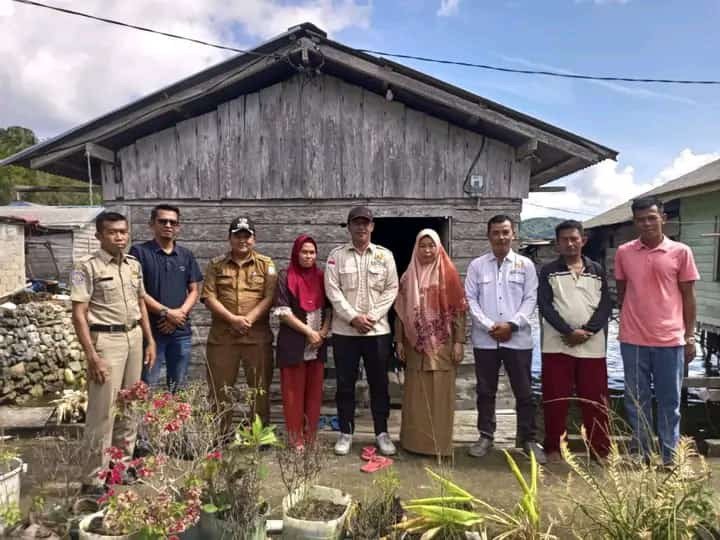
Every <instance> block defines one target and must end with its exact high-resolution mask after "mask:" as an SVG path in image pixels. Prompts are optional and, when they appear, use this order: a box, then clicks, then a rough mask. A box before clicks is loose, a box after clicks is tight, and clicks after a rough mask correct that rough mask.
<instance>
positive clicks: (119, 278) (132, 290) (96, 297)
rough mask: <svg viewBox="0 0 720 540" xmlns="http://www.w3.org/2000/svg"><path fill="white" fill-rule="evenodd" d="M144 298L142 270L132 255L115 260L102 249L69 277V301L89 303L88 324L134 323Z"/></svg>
mask: <svg viewBox="0 0 720 540" xmlns="http://www.w3.org/2000/svg"><path fill="white" fill-rule="evenodd" d="M143 296H145V287H144V285H143V277H142V267H141V266H140V262H139V261H138V260H137V259H136V258H135V257H133V256H132V255H127V254H123V255H122V256H121V258H120V259H119V260H118V259H115V258H113V256H112V255H110V254H109V253H108V252H107V251H105V250H103V249H99V250H97V251H96V252H95V253H93V254H92V255H90V256H89V257H87V258H85V259H84V260H82V261H80V262H78V263H77V264H76V265H75V268H74V269H73V271H72V273H71V274H70V299H71V300H72V301H73V302H84V303H87V304H88V324H127V325H129V324H133V323H135V322H138V321H139V320H140V318H141V311H140V301H141V299H142V298H143Z"/></svg>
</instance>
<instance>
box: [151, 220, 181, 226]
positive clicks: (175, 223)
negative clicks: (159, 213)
mask: <svg viewBox="0 0 720 540" xmlns="http://www.w3.org/2000/svg"><path fill="white" fill-rule="evenodd" d="M155 221H156V222H157V223H159V224H160V225H172V226H173V227H177V225H178V221H177V220H176V219H156V220H155Z"/></svg>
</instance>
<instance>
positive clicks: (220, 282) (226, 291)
mask: <svg viewBox="0 0 720 540" xmlns="http://www.w3.org/2000/svg"><path fill="white" fill-rule="evenodd" d="M215 290H216V294H217V297H218V299H219V300H221V301H234V300H235V278H234V276H225V275H219V276H215Z"/></svg>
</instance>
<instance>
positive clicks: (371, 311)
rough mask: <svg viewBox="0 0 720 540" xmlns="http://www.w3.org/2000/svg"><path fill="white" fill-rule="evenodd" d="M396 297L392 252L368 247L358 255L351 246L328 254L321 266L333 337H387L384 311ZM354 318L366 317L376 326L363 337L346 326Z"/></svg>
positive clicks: (381, 248)
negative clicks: (323, 271)
mask: <svg viewBox="0 0 720 540" xmlns="http://www.w3.org/2000/svg"><path fill="white" fill-rule="evenodd" d="M397 293H398V275H397V269H396V268H395V258H394V257H393V254H392V251H390V250H389V249H387V248H384V247H382V246H378V245H376V244H370V245H369V246H368V248H367V249H366V250H365V252H364V253H362V254H360V253H359V252H358V251H357V250H356V249H355V247H354V246H353V245H352V244H345V245H343V246H340V247H337V248H335V249H333V250H332V251H331V252H330V255H329V256H328V260H327V265H326V266H325V294H326V295H327V297H328V299H329V300H330V302H331V303H332V306H333V310H334V313H335V316H334V317H333V320H332V332H333V334H340V335H344V336H380V335H384V334H389V333H390V324H389V323H388V316H387V314H388V311H390V308H391V307H392V305H393V302H395V297H396V296H397ZM358 315H370V316H371V317H372V318H373V319H375V320H376V321H377V322H376V323H375V326H374V328H373V329H372V330H371V331H370V332H368V333H367V334H361V333H360V332H358V331H357V330H356V329H355V328H353V326H352V325H351V324H350V321H351V320H353V319H354V318H355V317H357V316H358Z"/></svg>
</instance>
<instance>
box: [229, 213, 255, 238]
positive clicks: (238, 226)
mask: <svg viewBox="0 0 720 540" xmlns="http://www.w3.org/2000/svg"><path fill="white" fill-rule="evenodd" d="M240 231H247V232H249V233H250V234H252V235H253V236H254V235H255V223H254V222H253V220H252V219H250V218H246V217H238V218H235V219H233V220H232V223H231V224H230V234H235V233H236V232H240Z"/></svg>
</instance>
